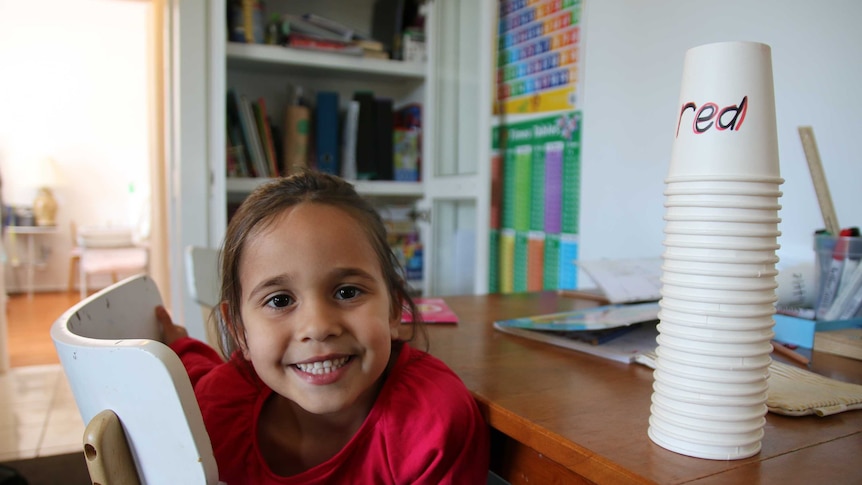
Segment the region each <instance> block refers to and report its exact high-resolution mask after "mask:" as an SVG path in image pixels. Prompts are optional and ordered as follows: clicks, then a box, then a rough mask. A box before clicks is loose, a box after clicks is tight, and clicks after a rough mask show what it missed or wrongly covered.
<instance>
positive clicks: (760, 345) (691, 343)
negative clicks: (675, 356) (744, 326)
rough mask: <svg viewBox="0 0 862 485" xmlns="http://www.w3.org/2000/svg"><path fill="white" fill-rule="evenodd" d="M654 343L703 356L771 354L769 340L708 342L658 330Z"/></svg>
mask: <svg viewBox="0 0 862 485" xmlns="http://www.w3.org/2000/svg"><path fill="white" fill-rule="evenodd" d="M656 342H658V344H659V345H663V346H665V347H668V348H671V349H675V350H680V351H683V352H691V353H693V354H698V355H704V356H707V355H709V356H716V357H752V356H759V355H769V353H770V352H772V344H770V343H769V340H766V341H760V342H748V343H742V342H735V343H724V342H715V341H712V342H709V341H704V340H694V339H691V338H686V337H678V336H674V335H671V334H668V333H662V332H661V330H659V335H658V337H656Z"/></svg>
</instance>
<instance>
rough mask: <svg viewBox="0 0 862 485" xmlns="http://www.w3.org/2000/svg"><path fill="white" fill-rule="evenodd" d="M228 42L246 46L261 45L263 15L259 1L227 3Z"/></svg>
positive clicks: (262, 38)
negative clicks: (241, 43)
mask: <svg viewBox="0 0 862 485" xmlns="http://www.w3.org/2000/svg"><path fill="white" fill-rule="evenodd" d="M227 8H228V12H227V18H228V40H230V41H231V42H244V43H247V44H263V43H264V41H265V34H264V21H263V18H264V13H263V3H262V2H260V1H259V0H231V1H230V3H228V7H227Z"/></svg>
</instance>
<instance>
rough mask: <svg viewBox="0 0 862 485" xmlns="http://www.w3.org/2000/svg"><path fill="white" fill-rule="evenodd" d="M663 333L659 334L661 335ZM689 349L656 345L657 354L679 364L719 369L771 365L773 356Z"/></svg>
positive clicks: (752, 367)
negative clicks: (716, 353)
mask: <svg viewBox="0 0 862 485" xmlns="http://www.w3.org/2000/svg"><path fill="white" fill-rule="evenodd" d="M660 336H661V335H659V337H660ZM690 350H691V349H688V350H679V349H677V348H674V347H670V346H667V345H664V346H662V345H659V346H658V347H656V354H657V355H658V356H659V358H662V359H668V360H672V361H675V362H677V363H679V364H688V365H692V366H697V367H706V368H708V369H718V370H737V369H760V368H762V367H763V366H769V364H770V363H772V358H771V357H770V356H769V354H765V355H761V354H758V355H752V356H743V357H728V356H720V355H705V354H699V353H695V352H692V351H690Z"/></svg>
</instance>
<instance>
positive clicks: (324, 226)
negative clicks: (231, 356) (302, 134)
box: [239, 203, 400, 414]
mask: <svg viewBox="0 0 862 485" xmlns="http://www.w3.org/2000/svg"><path fill="white" fill-rule="evenodd" d="M239 278H240V284H241V288H242V300H241V302H240V312H241V315H242V319H243V322H244V324H245V334H246V344H247V346H245V347H243V348H242V351H243V355H244V356H245V358H246V359H247V360H250V361H251V363H252V365H253V366H254V369H255V371H256V372H257V374H258V375H259V376H260V378H261V379H262V380H263V382H264V383H266V385H268V386H269V387H270V388H272V389H273V390H274V391H275V392H277V393H278V394H280V395H282V396H284V397H285V398H287V399H289V400H291V401H293V402H294V403H296V404H297V405H299V406H300V407H302V408H303V409H305V410H306V411H308V412H310V413H314V414H329V413H339V412H341V411H349V410H352V409H364V410H366V411H367V410H369V409H370V408H371V405H372V404H373V402H374V399H375V398H376V395H377V390H378V389H379V386H378V385H377V384H379V382H380V376H381V375H382V374H383V371H384V370H385V369H386V366H387V364H388V363H389V357H390V354H391V349H392V345H391V343H392V340H393V339H395V338H397V336H398V326H399V324H400V315H392V314H391V312H390V309H391V301H390V296H389V293H388V291H387V287H386V283H385V281H384V280H383V274H382V272H381V268H380V262H379V261H378V259H377V256H376V254H375V252H374V250H373V248H372V246H371V243H370V241H369V238H368V236H367V235H366V233H365V231H363V230H362V228H361V227H360V226H359V224H358V223H357V222H356V220H355V219H353V218H352V217H350V216H349V215H348V214H347V213H346V212H344V211H343V210H341V209H338V208H335V207H332V206H328V205H323V204H314V203H303V204H300V205H298V206H294V207H292V208H290V209H288V210H286V211H285V212H284V213H283V214H281V215H279V216H278V217H277V218H276V219H275V220H274V221H273V223H272V225H270V226H269V227H266V228H265V229H264V230H262V231H261V232H260V233H258V234H256V235H253V236H251V237H250V238H249V240H248V242H247V244H246V246H245V249H244V250H243V254H242V255H241V260H240V266H239Z"/></svg>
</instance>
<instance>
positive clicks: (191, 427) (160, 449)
mask: <svg viewBox="0 0 862 485" xmlns="http://www.w3.org/2000/svg"><path fill="white" fill-rule="evenodd" d="M161 302H162V299H161V296H160V295H159V291H158V288H157V287H156V285H155V283H154V282H153V281H152V280H151V279H150V278H149V277H148V276H146V275H138V276H133V277H131V278H127V279H125V280H123V281H120V282H119V283H116V284H114V285H112V286H109V287H108V288H105V289H104V290H102V291H99V292H98V293H95V294H94V295H92V296H90V297H88V298H86V299H85V300H83V301H81V302H80V303H78V304H77V305H75V306H73V307H72V308H70V309H69V310H67V311H66V312H65V313H64V314H63V315H62V316H60V318H59V319H58V320H57V321H56V322H54V324H53V325H52V327H51V338H52V340H53V341H54V346H55V347H56V349H57V354H58V355H59V357H60V362H61V364H62V366H63V370H64V371H65V373H66V376H67V378H68V381H69V385H70V386H71V388H72V393H73V394H74V396H75V402H76V403H77V405H78V410H79V411H80V413H81V417H82V418H83V420H84V422H85V423H88V424H87V430H86V432H85V438H84V450H85V457H86V460H87V466H88V468H89V471H90V476H91V478H92V480H93V482H94V483H99V484H102V485H109V484H111V483H129V482H130V481H131V482H132V483H135V480H134V479H135V478H136V479H138V480H139V481H140V483H144V484H162V483H182V484H204V483H205V484H216V483H218V471H217V468H216V463H215V458H214V457H213V452H212V445H211V443H210V439H209V436H208V435H207V432H206V428H205V427H204V423H203V418H202V417H201V412H200V408H199V407H198V404H197V400H196V399H195V395H194V392H193V390H192V386H191V383H190V381H189V377H188V374H187V373H186V370H185V368H184V367H183V364H182V362H181V361H180V359H179V357H177V355H176V354H175V353H174V352H173V351H172V350H171V349H170V348H168V347H167V346H166V345H164V344H163V343H161V342H159V338H160V334H161V328H160V326H159V323H158V321H157V320H156V317H155V314H154V309H155V307H156V306H157V305H160V304H161ZM124 442H125V443H127V444H128V451H127V452H125V457H124V456H123V454H124V452H123V451H121V450H122V448H123V446H122V445H123V443H124ZM130 477H131V478H130Z"/></svg>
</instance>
